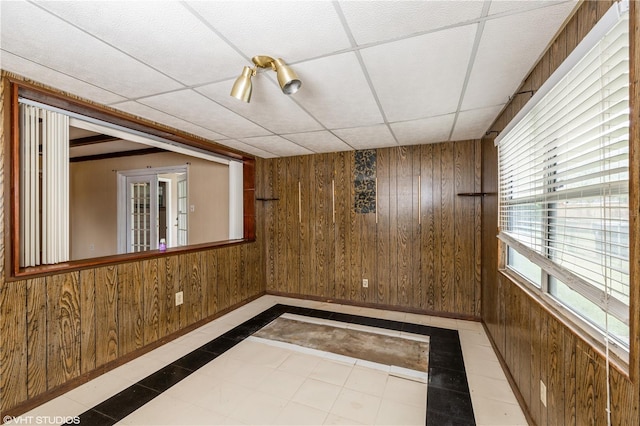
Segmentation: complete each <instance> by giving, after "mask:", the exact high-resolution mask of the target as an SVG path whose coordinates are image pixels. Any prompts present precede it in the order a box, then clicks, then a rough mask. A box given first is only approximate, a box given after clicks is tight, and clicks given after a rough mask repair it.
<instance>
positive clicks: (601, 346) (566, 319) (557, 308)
mask: <svg viewBox="0 0 640 426" xmlns="http://www.w3.org/2000/svg"><path fill="white" fill-rule="evenodd" d="M498 272H499V273H501V274H502V275H503V276H504V277H506V278H507V279H509V281H511V282H512V283H513V284H514V285H516V286H518V287H519V288H520V289H521V290H522V291H524V292H525V293H526V294H527V295H528V296H529V297H530V298H532V299H533V300H534V301H536V302H537V303H538V304H539V305H540V306H541V307H542V308H543V309H544V310H545V311H546V312H547V313H548V314H549V315H551V316H553V317H554V318H555V319H557V320H558V321H559V322H560V324H562V325H563V326H565V327H567V328H568V329H569V330H571V332H572V333H573V334H574V335H576V336H577V337H578V338H580V339H582V340H583V341H585V342H586V343H587V344H589V345H590V346H591V347H592V348H593V349H594V351H596V352H597V353H598V354H599V355H600V356H601V357H602V358H606V347H605V343H604V337H603V334H602V333H601V332H600V331H599V330H598V329H596V328H595V327H593V326H592V325H591V324H589V323H587V322H586V321H584V320H583V319H582V318H580V317H579V316H578V315H576V314H574V313H573V312H571V311H570V310H569V309H568V308H566V307H564V306H563V305H562V304H561V303H560V302H558V301H556V300H555V299H553V298H552V297H551V296H549V295H547V294H545V293H543V292H542V291H541V290H540V289H539V288H537V287H535V286H534V285H532V284H531V283H529V282H527V281H526V280H525V279H524V278H522V277H521V276H519V275H518V274H516V273H514V272H512V271H510V270H509V269H506V268H505V269H502V268H501V269H499V270H498ZM609 360H610V362H611V364H612V365H613V366H615V367H616V368H617V369H618V370H619V371H620V372H621V373H622V374H623V375H624V376H626V377H629V351H628V350H627V349H626V348H623V347H621V346H618V345H617V344H615V343H610V345H609Z"/></svg>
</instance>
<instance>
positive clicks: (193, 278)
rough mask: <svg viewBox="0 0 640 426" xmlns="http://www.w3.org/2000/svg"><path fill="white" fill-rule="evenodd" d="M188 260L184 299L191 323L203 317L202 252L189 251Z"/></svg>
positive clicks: (188, 320)
mask: <svg viewBox="0 0 640 426" xmlns="http://www.w3.org/2000/svg"><path fill="white" fill-rule="evenodd" d="M184 260H185V262H186V265H185V266H186V268H187V270H186V274H187V277H186V278H187V282H186V285H185V289H184V290H185V293H184V300H185V304H186V315H187V322H186V324H188V325H190V324H193V323H194V322H196V321H199V320H200V318H202V300H201V299H202V289H201V286H202V276H201V266H200V252H195V253H189V254H187V255H185V256H184Z"/></svg>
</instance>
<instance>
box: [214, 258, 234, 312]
mask: <svg viewBox="0 0 640 426" xmlns="http://www.w3.org/2000/svg"><path fill="white" fill-rule="evenodd" d="M230 253H231V252H230V250H220V251H218V267H217V268H216V271H217V274H216V281H217V283H218V310H219V311H223V310H225V309H227V308H228V307H229V306H231V301H230V296H229V269H230V266H229V262H230V261H231V256H230Z"/></svg>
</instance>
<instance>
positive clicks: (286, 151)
mask: <svg viewBox="0 0 640 426" xmlns="http://www.w3.org/2000/svg"><path fill="white" fill-rule="evenodd" d="M240 142H243V143H246V144H247V145H251V146H253V147H255V148H258V149H261V150H263V151H266V152H270V153H272V154H275V155H276V156H280V157H288V156H292V155H306V154H313V151H310V150H308V149H306V148H304V147H301V146H300V145H297V144H295V143H293V142H291V141H288V140H286V139H284V138H282V137H280V136H261V137H257V138H245V139H240Z"/></svg>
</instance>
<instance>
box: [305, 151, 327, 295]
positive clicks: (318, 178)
mask: <svg viewBox="0 0 640 426" xmlns="http://www.w3.org/2000/svg"><path fill="white" fill-rule="evenodd" d="M306 157H312V158H313V159H316V160H317V161H315V162H314V167H313V169H312V175H313V176H312V182H313V184H314V186H313V188H315V190H314V191H313V192H312V193H311V199H312V201H311V203H310V206H313V208H312V210H310V211H309V213H310V220H309V222H310V223H309V229H311V230H312V232H311V241H312V252H315V254H314V255H313V258H312V262H311V265H312V271H315V273H312V275H313V277H309V278H310V282H313V285H312V288H311V289H310V291H311V294H315V295H316V296H320V297H323V296H324V297H326V296H327V291H326V290H327V284H328V279H329V274H328V265H327V261H328V256H327V242H328V229H329V222H330V216H329V213H330V212H329V210H328V208H329V206H330V204H331V194H330V191H331V181H330V180H329V182H327V178H328V173H327V169H329V168H330V167H331V164H330V162H329V158H330V157H329V154H320V155H318V156H306ZM314 210H315V211H314Z"/></svg>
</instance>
